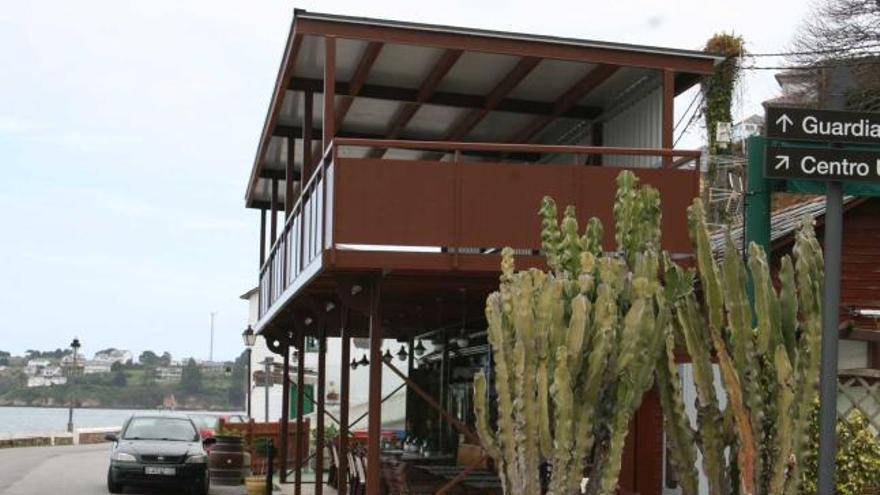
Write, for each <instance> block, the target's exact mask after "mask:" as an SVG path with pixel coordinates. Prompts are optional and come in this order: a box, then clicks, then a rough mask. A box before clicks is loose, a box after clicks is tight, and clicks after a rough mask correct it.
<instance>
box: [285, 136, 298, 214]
mask: <svg viewBox="0 0 880 495" xmlns="http://www.w3.org/2000/svg"><path fill="white" fill-rule="evenodd" d="M295 161H296V136H294V135H293V134H290V135H289V136H287V166H286V168H285V174H284V218H287V217H289V216H290V215H291V214H292V213H293V183H294V182H295V179H296V170H294V163H295Z"/></svg>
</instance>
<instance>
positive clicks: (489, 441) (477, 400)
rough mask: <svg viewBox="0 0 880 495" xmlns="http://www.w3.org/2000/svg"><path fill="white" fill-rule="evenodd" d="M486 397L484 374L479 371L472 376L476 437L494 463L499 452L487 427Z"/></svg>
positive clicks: (490, 429)
mask: <svg viewBox="0 0 880 495" xmlns="http://www.w3.org/2000/svg"><path fill="white" fill-rule="evenodd" d="M486 395H487V394H486V374H485V373H483V371H482V370H481V371H478V372H477V373H476V375H474V412H475V415H476V427H477V435H478V436H479V437H480V441H481V442H482V443H483V448H484V449H486V452H487V453H488V454H489V455H490V456H492V458H493V459H495V460H496V461H500V460H501V452H500V451H499V450H498V445H497V443H496V442H495V432H493V431H492V427H491V426H489V408H488V406H487V404H486Z"/></svg>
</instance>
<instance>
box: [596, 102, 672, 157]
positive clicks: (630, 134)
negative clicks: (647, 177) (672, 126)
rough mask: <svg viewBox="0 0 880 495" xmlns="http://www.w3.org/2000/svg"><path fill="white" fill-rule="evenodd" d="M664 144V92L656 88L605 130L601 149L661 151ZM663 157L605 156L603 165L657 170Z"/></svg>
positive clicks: (605, 124) (625, 110) (622, 111)
mask: <svg viewBox="0 0 880 495" xmlns="http://www.w3.org/2000/svg"><path fill="white" fill-rule="evenodd" d="M662 144H663V90H662V88H656V89H654V90H652V91H651V92H650V93H648V94H647V95H645V96H644V97H642V98H641V99H639V100H637V101H635V102H634V103H632V104H630V105H629V106H628V107H626V108H623V109H621V110H620V111H619V112H618V113H617V114H616V115H614V116H613V117H611V118H610V119H608V120H606V121H605V123H604V124H603V127H602V145H603V146H616V147H624V148H660V147H662ZM660 161H661V159H660V157H653V156H649V157H640V156H621V155H606V156H605V157H604V158H603V162H602V163H603V165H612V166H624V167H642V168H648V167H657V166H659V165H660Z"/></svg>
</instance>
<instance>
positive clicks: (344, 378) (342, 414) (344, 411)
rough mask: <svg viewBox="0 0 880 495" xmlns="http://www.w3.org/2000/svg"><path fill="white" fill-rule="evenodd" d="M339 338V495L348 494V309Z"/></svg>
mask: <svg viewBox="0 0 880 495" xmlns="http://www.w3.org/2000/svg"><path fill="white" fill-rule="evenodd" d="M339 311H340V314H339V336H340V337H341V338H340V340H341V343H340V346H341V349H340V354H341V355H342V357H341V361H342V364H341V366H342V368H341V369H340V373H339V374H340V377H339V466H337V472H338V473H339V475H338V476H337V479H338V488H339V493H341V494H343V495H346V494H347V493H348V486H347V485H348V389H349V381H350V378H351V377H350V373H351V367H350V362H351V331H350V330H349V329H348V309H347V308H345V307H341V308H339Z"/></svg>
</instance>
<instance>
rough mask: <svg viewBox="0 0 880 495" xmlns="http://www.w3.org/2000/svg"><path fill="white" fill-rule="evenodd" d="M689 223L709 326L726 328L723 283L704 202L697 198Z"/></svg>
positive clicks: (689, 209) (689, 216)
mask: <svg viewBox="0 0 880 495" xmlns="http://www.w3.org/2000/svg"><path fill="white" fill-rule="evenodd" d="M688 223H689V224H690V232H691V239H692V240H693V242H694V245H695V246H694V247H695V248H696V251H697V267H698V268H699V272H700V280H701V282H702V284H703V286H702V287H703V295H704V298H705V304H706V312H707V313H708V315H709V324H710V325H711V326H713V327H715V328H723V327H724V315H723V312H722V311H723V308H724V306H723V304H722V298H721V283H720V282H719V280H718V270H717V268H716V266H715V262H714V261H713V260H712V247H711V246H710V244H709V230H708V229H707V227H706V216H705V212H704V210H703V202H702V201H701V200H700V199H699V198H697V199H695V200H694V204H693V205H691V206H690V207H689V208H688Z"/></svg>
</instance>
